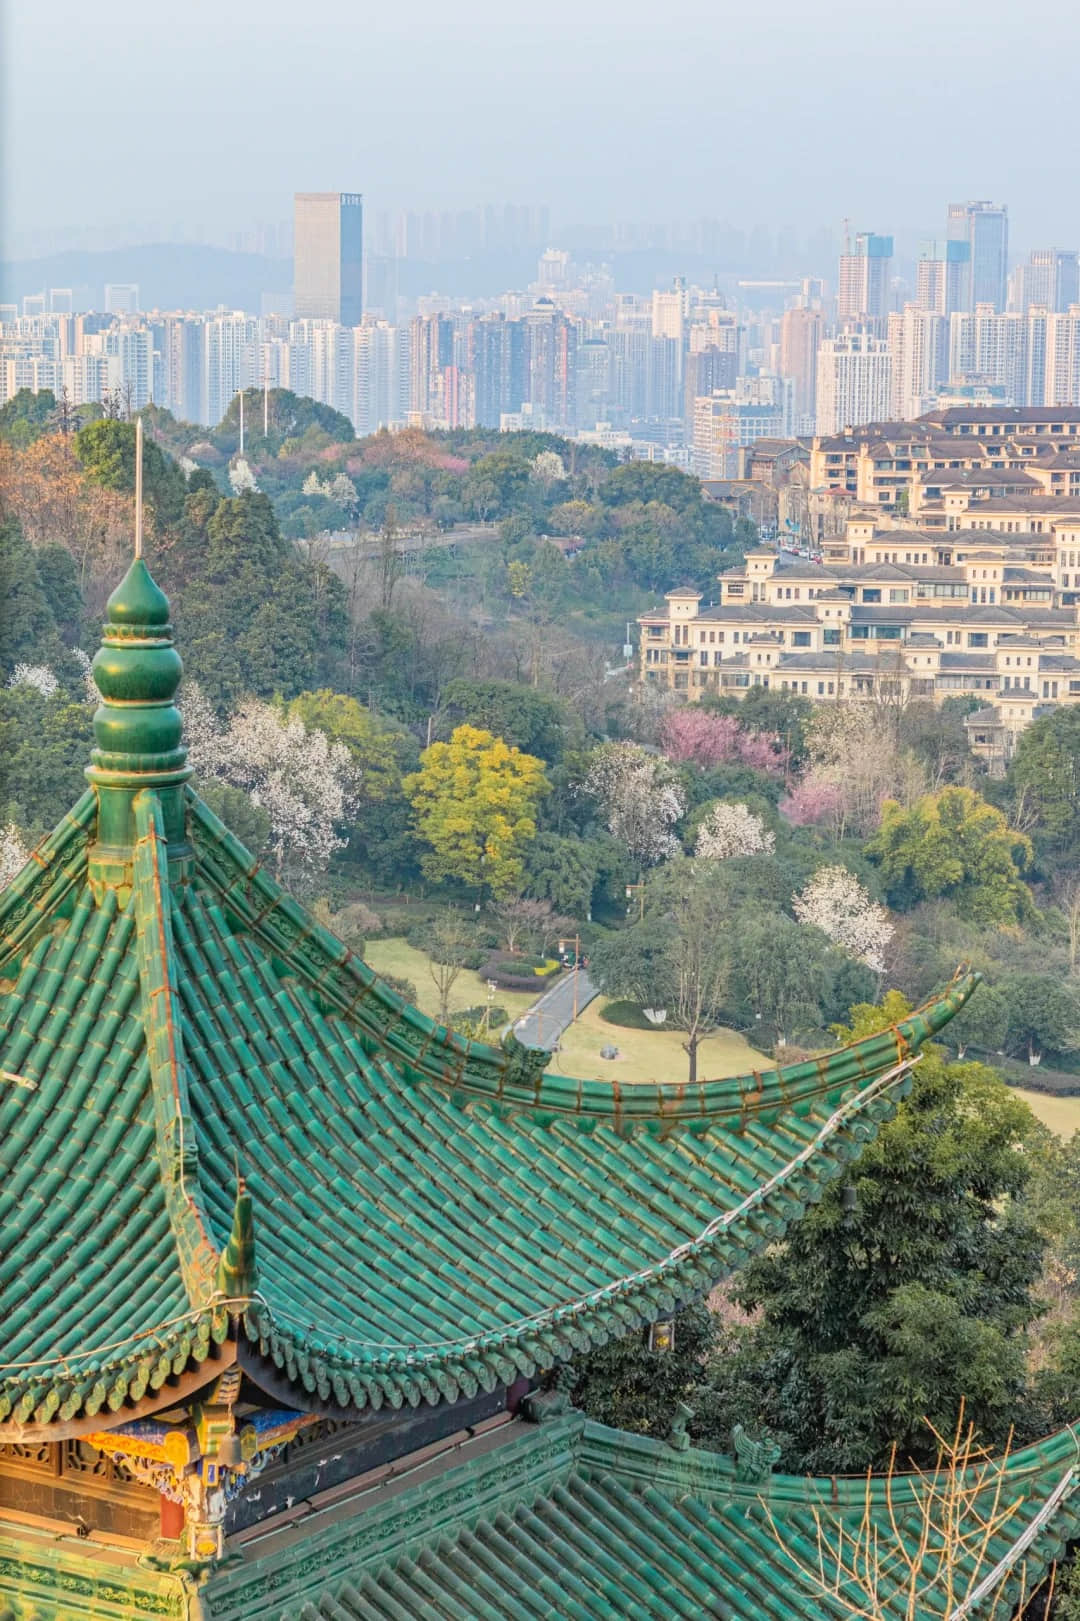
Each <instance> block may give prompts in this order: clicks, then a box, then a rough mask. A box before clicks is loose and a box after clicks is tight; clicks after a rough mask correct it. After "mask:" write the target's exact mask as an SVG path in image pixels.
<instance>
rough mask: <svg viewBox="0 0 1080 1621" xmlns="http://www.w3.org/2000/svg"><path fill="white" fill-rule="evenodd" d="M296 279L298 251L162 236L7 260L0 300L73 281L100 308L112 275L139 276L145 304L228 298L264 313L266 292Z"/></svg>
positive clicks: (187, 304)
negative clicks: (269, 253)
mask: <svg viewBox="0 0 1080 1621" xmlns="http://www.w3.org/2000/svg"><path fill="white" fill-rule="evenodd" d="M292 280H293V267H292V260H291V259H271V258H267V257H265V256H264V255H263V254H259V253H233V252H231V251H230V250H229V249H228V248H215V247H209V246H206V245H204V244H201V243H188V242H161V243H154V244H149V245H147V246H145V247H136V248H114V249H110V250H109V251H108V252H107V253H82V252H71V253H54V254H50V255H49V256H48V257H47V258H43V259H21V260H10V261H8V262H6V263H0V302H3V303H6V304H16V303H17V304H19V305H20V306H21V304H22V300H23V298H24V297H26V296H27V294H34V293H40V292H42V291H43V290H45V289H47V288H50V287H70V288H71V290H72V294H73V296H74V300H75V308H76V309H79V308H82V309H97V310H101V309H104V307H105V285H106V283H107V282H137V283H138V285H139V301H140V304H141V305H142V308H143V309H166V310H168V309H194V310H203V309H216V308H217V306H218V305H219V304H224V305H225V306H226V307H227V308H228V309H242V310H249V311H251V312H252V313H253V314H255V315H258V314H259V312H260V308H261V305H262V297H263V294H264V293H283V292H291V290H292Z"/></svg>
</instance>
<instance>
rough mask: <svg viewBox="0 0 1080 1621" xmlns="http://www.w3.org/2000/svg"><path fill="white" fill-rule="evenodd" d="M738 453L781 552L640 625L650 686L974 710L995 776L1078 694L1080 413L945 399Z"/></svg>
mask: <svg viewBox="0 0 1080 1621" xmlns="http://www.w3.org/2000/svg"><path fill="white" fill-rule="evenodd" d="M745 461H746V464H747V465H746V467H745V468H744V471H745V472H746V474H747V478H746V479H745V480H743V481H742V486H743V488H750V487H752V486H753V485H755V484H757V485H758V486H759V487H760V488H761V490H762V492H763V493H765V492H767V493H768V494H769V495H770V496H771V497H772V498H773V500H774V501H775V502H776V509H775V510H776V511H777V512H778V514H779V519H778V521H779V528H780V533H781V535H782V537H783V538H784V540H785V542H786V544H784V545H782V546H779V547H772V546H767V547H760V548H757V549H755V550H753V551H751V552H750V553H748V555H747V558H746V561H745V564H744V565H742V566H740V567H738V568H735V569H730V570H728V571H726V572H725V573H724V574H722V575H721V576H720V577H719V579H718V581H717V584H716V588H715V591H714V592H712V593H710V595H709V599H708V600H706V597H705V594H704V593H702V592H699V591H695V590H691V589H689V588H685V589H680V590H676V591H672V592H670V593H669V594H668V596H667V598H666V599H665V604H664V606H663V607H661V608H657V609H655V610H653V611H652V612H650V613H647V614H643V615H642V616H641V618H640V619H639V625H640V627H641V636H640V655H639V656H640V676H641V679H642V680H643V681H644V682H646V683H647V684H649V685H654V686H655V685H659V686H664V687H667V688H669V689H671V690H672V691H675V692H678V693H681V694H684V695H685V696H686V698H687V699H688V700H694V699H699V698H701V697H702V696H703V695H704V694H705V693H707V692H715V693H721V694H725V695H729V696H734V697H740V696H745V694H746V693H747V692H748V691H749V690H750V688H751V687H754V686H765V687H771V688H777V689H779V690H781V691H789V692H795V693H799V694H801V695H802V696H804V697H808V698H811V699H812V700H814V701H815V702H829V701H837V700H840V699H863V700H866V701H872V702H876V703H884V704H900V703H906V702H908V701H909V700H911V699H922V700H929V701H932V702H938V703H940V702H943V701H944V700H945V699H947V698H962V699H973V700H976V701H977V708H975V709H974V710H973V712H972V713H971V714H970V715H969V716H968V717H967V719H966V722H965V724H966V726H967V729H968V732H969V736H970V739H971V744H972V748H973V749H974V751H975V753H976V754H977V755H979V756H981V757H982V758H983V759H984V760H985V761H986V762H987V764H988V766H989V767H990V769H991V770H992V771H994V772H1000V771H1002V770H1004V768H1005V766H1006V765H1007V763H1008V761H1009V759H1010V758H1011V756H1012V753H1013V750H1014V748H1015V745H1016V739H1017V737H1018V736H1019V735H1020V733H1021V732H1022V731H1023V730H1024V729H1025V728H1026V727H1027V726H1029V725H1030V724H1031V722H1032V720H1034V719H1035V718H1037V716H1038V715H1039V714H1040V713H1042V712H1043V711H1044V710H1045V709H1046V708H1048V707H1053V706H1055V705H1058V704H1064V703H1080V408H1078V407H1076V406H1071V407H1055V408H1053V409H1051V410H1047V409H1040V408H1035V407H1012V408H1007V409H1001V408H994V407H956V406H954V407H950V408H946V409H944V410H940V411H937V412H932V413H929V414H928V415H927V416H925V417H923V418H922V419H920V420H919V421H916V422H885V423H876V424H872V425H870V426H869V427H867V428H865V429H862V430H858V431H852V432H849V433H845V434H839V435H819V436H815V437H814V438H813V439H812V440H810V441H808V442H805V443H800V442H799V441H790V442H787V443H769V442H767V443H764V444H761V445H758V446H755V447H754V448H753V449H752V450H751V451H750V452H749V453H748V454H747V456H746V457H745ZM706 491H707V493H709V494H710V495H712V496H713V497H714V498H716V499H719V500H722V501H725V502H731V501H733V500H737V499H739V497H740V493H741V492H740V487H739V485H738V484H732V483H715V484H713V483H709V484H707V485H706ZM792 513H797V514H798V515H799V516H798V517H791V516H785V514H792ZM790 536H796V537H797V538H798V540H800V541H802V542H803V544H801V545H795V544H793V543H792V541H791V540H789V539H788V537H790Z"/></svg>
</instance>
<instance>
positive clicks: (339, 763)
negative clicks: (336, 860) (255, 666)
mask: <svg viewBox="0 0 1080 1621" xmlns="http://www.w3.org/2000/svg"><path fill="white" fill-rule="evenodd" d="M183 707H184V741H185V742H186V744H187V748H188V757H189V759H190V761H191V764H192V765H193V766H194V768H195V770H196V772H197V773H198V774H199V775H201V776H204V777H213V778H214V779H216V780H217V781H218V782H224V783H228V784H229V785H230V786H231V787H233V788H240V789H242V790H243V792H245V793H247V794H249V795H250V797H251V801H252V803H253V804H255V805H260V806H261V807H262V809H263V810H264V811H265V812H266V814H267V816H268V817H269V818H270V848H271V850H272V851H273V853H274V858H275V863H276V866H277V870H278V873H279V874H280V873H281V871H282V869H283V867H284V866H285V865H286V864H289V865H290V866H298V867H300V868H306V869H307V870H308V871H309V872H321V871H322V870H323V869H324V868H325V867H326V865H327V863H328V862H329V860H330V857H331V855H332V854H333V853H334V851H335V850H340V849H342V848H343V847H344V845H345V842H346V841H345V840H344V839H343V838H341V837H340V835H339V834H338V831H337V830H338V828H339V827H340V826H341V824H342V823H344V822H347V821H349V819H350V818H351V817H352V816H353V814H354V813H355V810H356V804H357V798H358V794H359V788H360V774H359V772H358V771H357V769H356V767H355V765H354V764H353V761H352V756H351V755H350V754H349V751H348V749H347V748H346V747H345V746H344V744H342V743H332V742H331V741H330V739H329V738H328V737H327V735H326V733H325V732H319V731H315V730H309V729H308V728H307V727H306V726H305V725H304V723H303V721H301V720H298V719H295V718H290V717H288V716H286V715H285V714H283V713H282V711H281V710H278V709H275V708H274V707H273V706H272V705H271V704H265V703H261V702H260V701H259V700H258V699H257V698H249V699H247V700H246V701H245V702H244V703H242V704H241V705H240V707H239V709H237V710H236V712H235V713H234V714H233V715H231V716H230V717H229V720H228V722H227V723H226V724H225V725H222V724H221V723H220V722H219V721H218V719H217V716H216V715H215V714H214V711H213V710H212V708H211V707H210V705H209V704H208V703H207V702H206V700H205V698H204V697H203V695H202V693H201V692H200V691H199V687H198V684H197V683H196V682H194V681H191V682H188V683H186V685H185V688H184V706H183Z"/></svg>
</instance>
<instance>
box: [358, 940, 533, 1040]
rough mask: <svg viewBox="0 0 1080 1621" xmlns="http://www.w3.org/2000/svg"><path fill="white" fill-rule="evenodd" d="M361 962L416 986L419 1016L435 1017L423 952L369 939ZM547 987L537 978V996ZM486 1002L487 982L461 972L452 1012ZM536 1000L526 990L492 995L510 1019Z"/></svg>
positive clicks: (433, 994) (400, 943)
mask: <svg viewBox="0 0 1080 1621" xmlns="http://www.w3.org/2000/svg"><path fill="white" fill-rule="evenodd" d="M364 961H365V962H366V963H367V964H368V967H369V968H374V970H375V972H376V973H377V974H393V975H394V976H395V977H396V978H398V979H408V980H411V982H412V983H413V984H414V985H415V986H416V1005H417V1007H418V1008H419V1009H420V1011H421V1013H426V1014H427V1015H428V1016H429V1018H432V1019H437V1018H438V1016H439V993H438V992H437V991H436V989H435V981H434V980H433V979H432V977H431V974H430V973H429V972H428V958H427V956H426V955H425V954H424V952H422V951H417V949H416V947H415V946H411V945H410V944H409V942H408V941H407V940H403V939H401V938H399V937H397V936H391V937H390V938H389V939H386V940H369V941H368V943H367V945H366V946H365V948H364ZM550 984H551V981H550V979H547V980H542V979H538V980H537V982H536V996H540V995H541V994H542V993H543V992H544V991H545V990H546V989H547V988H548V986H549V985H550ZM487 999H488V988H487V980H486V979H481V977H480V975H479V974H474V973H472V972H471V971H470V970H469V969H468V968H466V969H463V970H462V973H461V974H460V976H459V978H458V979H457V981H456V983H455V985H454V988H453V990H452V991H451V992H450V1008H451V1011H454V1010H456V1009H460V1008H467V1007H484V1006H485V1005H486V1003H487ZM535 1000H536V997H535V996H530V995H529V994H528V993H527V992H526V991H503V990H497V991H496V992H495V1001H496V1003H497V1004H498V1006H499V1007H504V1008H505V1009H506V1011H507V1013H508V1014H509V1015H510V1017H511V1018H512V1019H514V1018H517V1016H518V1015H519V1014H520V1013H524V1012H525V1009H526V1008H528V1007H531V1006H532V1004H533V1002H535Z"/></svg>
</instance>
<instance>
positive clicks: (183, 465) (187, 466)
mask: <svg viewBox="0 0 1080 1621" xmlns="http://www.w3.org/2000/svg"><path fill="white" fill-rule="evenodd" d="M198 466H199V464H198V462H195V461H192V459H191V457H190V456H181V457H180V470H181V472H182V473H183V475H184V477H185V478H190V477H191V475H192V473H194V472H196V471H197V470H198Z"/></svg>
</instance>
